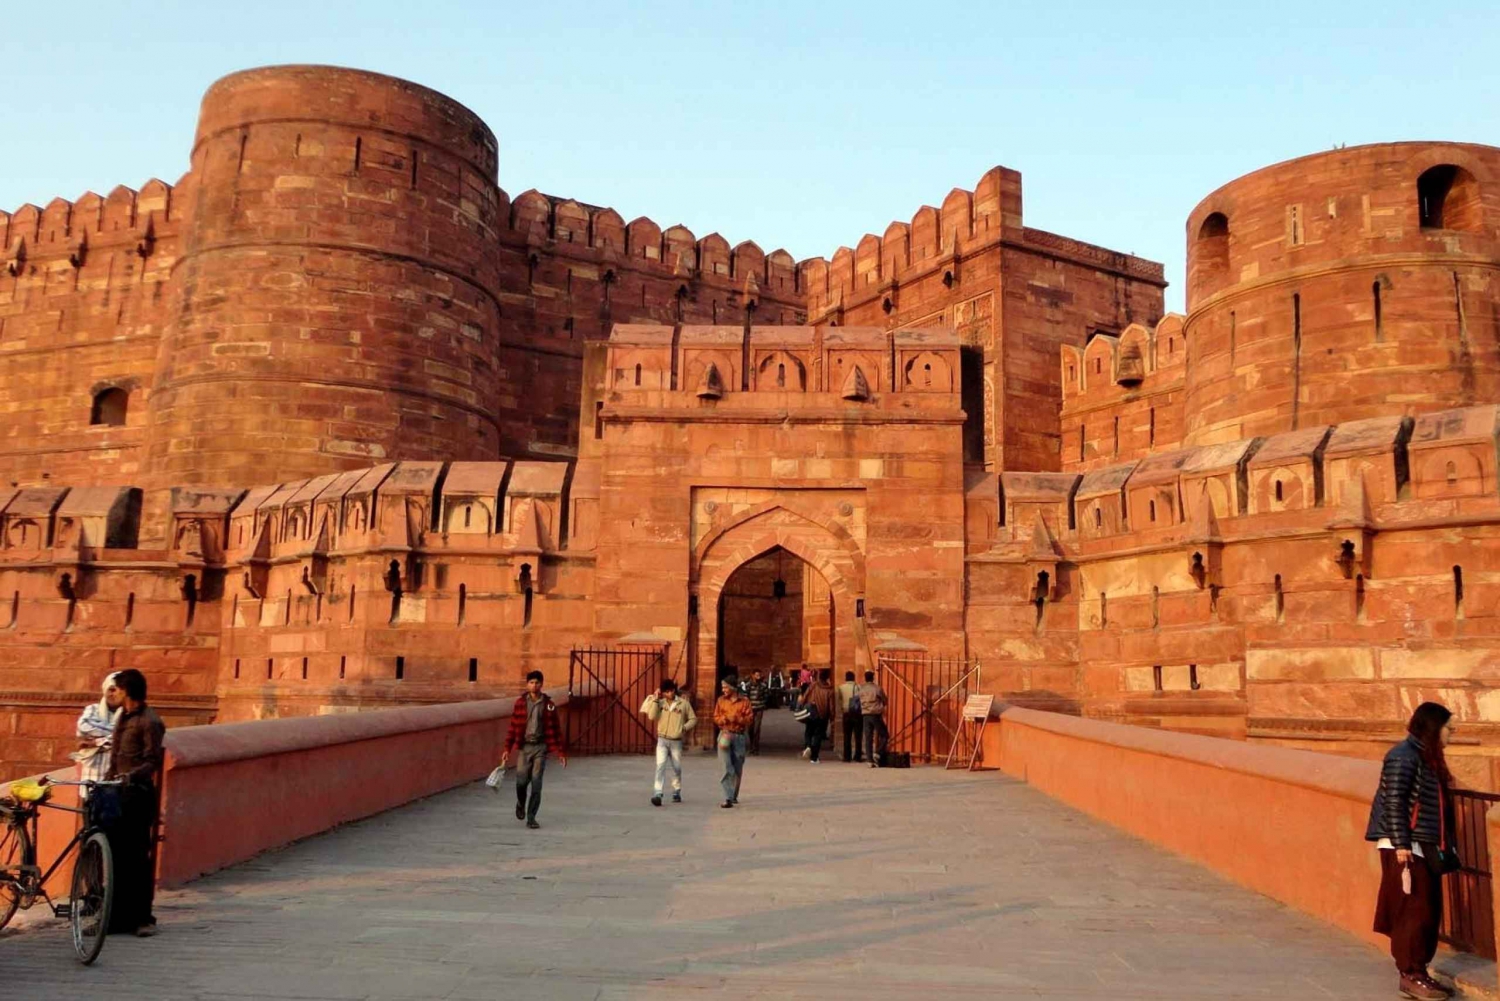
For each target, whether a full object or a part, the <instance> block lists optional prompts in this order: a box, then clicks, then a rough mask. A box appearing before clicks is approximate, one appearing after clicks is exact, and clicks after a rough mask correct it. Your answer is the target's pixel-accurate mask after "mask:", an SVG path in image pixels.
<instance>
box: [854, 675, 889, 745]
mask: <svg viewBox="0 0 1500 1001" xmlns="http://www.w3.org/2000/svg"><path fill="white" fill-rule="evenodd" d="M856 694H857V695H858V698H859V713H860V723H861V725H862V727H863V730H864V738H865V757H866V758H869V759H870V767H871V768H879V767H880V763H881V762H882V761H884V760H885V746H886V741H888V740H889V739H890V736H891V735H890V731H889V730H887V729H886V728H885V689H884V688H881V687H880V685H878V684H877V683H876V682H875V672H874V671H866V672H865V683H864V684H863V685H860V686H859V690H858V692H857V693H856ZM877 745H878V750H877ZM877 754H878V755H879V756H878V757H877Z"/></svg>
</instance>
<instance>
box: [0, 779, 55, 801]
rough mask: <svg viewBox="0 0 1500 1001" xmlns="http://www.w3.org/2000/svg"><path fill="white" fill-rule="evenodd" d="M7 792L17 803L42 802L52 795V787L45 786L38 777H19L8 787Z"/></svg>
mask: <svg viewBox="0 0 1500 1001" xmlns="http://www.w3.org/2000/svg"><path fill="white" fill-rule="evenodd" d="M6 794H7V795H8V796H9V797H10V798H11V799H13V800H15V801H16V802H17V803H41V802H43V801H45V800H46V799H47V797H48V796H51V795H52V787H51V786H44V785H42V784H41V783H40V782H38V781H37V780H36V779H17V780H16V781H14V782H12V783H11V784H10V786H9V787H8V788H7V790H6Z"/></svg>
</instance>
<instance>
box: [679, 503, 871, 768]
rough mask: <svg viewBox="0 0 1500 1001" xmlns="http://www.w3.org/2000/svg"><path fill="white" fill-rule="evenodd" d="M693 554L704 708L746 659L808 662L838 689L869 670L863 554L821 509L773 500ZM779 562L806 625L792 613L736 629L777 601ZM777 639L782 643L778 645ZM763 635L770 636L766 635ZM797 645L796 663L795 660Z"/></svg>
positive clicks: (719, 528) (724, 527) (695, 643)
mask: <svg viewBox="0 0 1500 1001" xmlns="http://www.w3.org/2000/svg"><path fill="white" fill-rule="evenodd" d="M693 555H694V558H693V565H692V568H693V579H692V581H691V584H690V586H691V588H692V594H693V595H694V596H695V597H696V599H697V602H698V607H699V608H700V609H701V610H702V612H701V614H700V615H699V616H698V617H697V618H696V620H695V629H696V631H695V633H694V635H693V636H692V637H691V639H690V641H689V642H690V649H691V650H692V651H693V658H692V669H691V672H690V678H691V685H692V690H693V693H694V697H695V699H696V700H697V704H698V705H701V706H705V707H708V706H712V705H713V701H714V698H715V696H716V689H717V687H718V684H717V682H718V678H719V675H720V669H721V665H724V664H734V665H735V666H736V667H743V666H745V665H744V664H741V663H739V661H741V660H743V661H747V662H750V663H751V664H752V669H753V664H754V663H755V662H756V661H755V660H753V658H758V662H759V663H761V664H770V665H772V666H774V664H775V663H776V661H775V658H776V657H777V656H780V657H781V658H782V662H783V663H793V662H795V663H796V664H797V665H798V666H799V667H800V666H801V664H802V663H808V664H816V665H818V666H820V667H822V666H826V667H829V668H831V669H832V671H833V674H834V681H835V683H837V682H838V681H839V680H841V679H842V677H843V674H844V672H845V671H854V670H862V669H863V666H864V664H865V662H866V660H867V659H868V657H867V654H866V653H865V652H864V651H862V650H861V649H860V644H859V643H858V642H856V639H855V636H856V629H855V621H856V617H857V615H858V614H859V612H858V604H859V598H860V597H861V596H862V595H863V591H864V578H865V566H864V553H863V551H862V547H861V546H860V545H859V543H858V542H857V541H856V540H855V539H854V538H853V537H852V536H851V535H850V533H849V532H847V531H846V530H844V529H843V528H842V527H841V526H840V525H839V524H838V523H837V522H836V521H835V520H833V519H830V518H827V517H820V516H819V514H818V512H817V511H816V510H812V511H804V510H801V509H798V510H794V509H792V508H791V507H789V506H786V505H784V504H782V503H777V502H768V503H764V504H761V505H757V506H756V507H753V508H751V509H749V510H747V511H744V512H743V513H741V514H739V515H737V516H735V517H732V518H729V519H725V520H724V521H722V522H720V523H719V524H718V525H716V526H714V528H713V529H712V530H710V531H709V532H707V533H705V534H704V536H703V538H702V539H701V540H700V541H699V542H698V544H697V545H696V546H695V547H694V554H693ZM778 564H779V568H780V569H779V574H780V579H781V580H782V582H783V584H784V585H785V587H786V590H785V592H784V593H783V597H782V598H781V599H780V601H781V603H782V604H783V605H785V604H786V603H787V602H788V601H794V602H795V601H796V599H793V598H791V597H790V596H791V595H792V594H793V593H794V591H795V588H797V587H798V586H799V585H800V587H801V589H802V590H801V598H800V608H801V612H800V616H801V622H800V624H796V625H795V628H794V626H793V624H792V623H791V622H790V621H789V620H791V619H793V618H794V616H793V615H792V613H791V610H790V607H787V608H786V609H785V610H784V611H783V613H782V614H781V617H780V618H779V619H773V620H772V621H777V622H780V623H781V625H780V626H779V627H778V628H776V629H774V630H768V629H766V628H765V626H764V624H756V623H750V624H749V625H748V626H746V627H743V628H742V627H741V626H739V625H737V622H739V621H740V620H741V619H743V618H745V617H749V616H753V615H754V614H755V613H754V611H753V610H752V609H754V608H756V607H759V608H761V609H762V611H763V612H764V611H765V610H768V609H769V608H770V606H771V605H774V604H775V603H776V601H777V599H776V597H775V592H776V586H775V582H776V580H777V579H778ZM747 567H748V568H749V569H747V570H746V571H745V573H744V574H741V573H740V571H741V570H742V569H744V568H747ZM732 579H733V581H734V586H733V588H732V589H731V588H730V587H729V585H730V583H731V580H732ZM726 591H728V592H730V594H729V600H728V602H727V604H725V603H723V602H721V597H722V596H723V595H724V594H725V593H726ZM762 596H763V597H762ZM752 597H753V601H752V600H751V599H752ZM721 606H722V608H723V609H724V611H723V617H722V618H721ZM725 633H729V634H730V639H729V641H728V644H727V645H724V644H721V642H720V637H721V636H722V635H724V634H725ZM772 633H774V636H775V637H777V638H776V639H774V640H773V639H771V638H770V634H772ZM757 634H766V635H765V636H762V637H761V638H757ZM756 644H759V646H757V645H756ZM794 647H795V649H796V652H797V654H798V656H797V657H796V659H795V661H793V659H792V657H791V653H792V651H793V648H794ZM768 658H769V659H768ZM705 732H706V733H711V732H712V731H711V730H709V731H705ZM762 744H763V745H764V741H762Z"/></svg>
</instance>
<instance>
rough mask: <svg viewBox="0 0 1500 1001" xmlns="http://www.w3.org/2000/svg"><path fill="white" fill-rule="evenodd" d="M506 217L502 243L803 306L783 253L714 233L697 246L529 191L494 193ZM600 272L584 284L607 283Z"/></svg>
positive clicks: (685, 234)
mask: <svg viewBox="0 0 1500 1001" xmlns="http://www.w3.org/2000/svg"><path fill="white" fill-rule="evenodd" d="M500 203H501V207H502V211H503V213H504V214H505V216H506V218H507V227H506V229H505V230H504V231H503V233H502V236H501V239H502V241H503V242H518V243H520V244H522V245H524V246H526V247H527V248H529V249H531V250H534V251H548V252H552V253H557V254H563V255H566V256H569V257H576V258H580V259H591V260H594V261H596V262H598V263H599V264H601V265H613V266H616V267H629V268H633V269H638V270H644V271H647V272H650V273H653V274H657V275H668V276H672V277H675V278H677V279H680V280H684V281H685V280H699V281H706V282H710V283H716V284H721V285H722V284H727V285H731V286H733V287H734V288H736V289H737V290H738V291H740V292H743V293H744V294H745V295H746V296H747V297H749V298H750V299H752V300H753V299H755V298H758V297H760V296H762V295H765V296H768V297H771V298H775V299H779V300H783V301H785V302H788V303H794V304H797V305H799V306H800V305H801V302H800V296H801V294H802V289H801V287H800V285H799V281H798V278H799V274H798V270H797V268H796V265H795V263H794V262H793V260H792V256H791V255H790V254H788V253H787V252H786V251H785V250H773V251H772V252H771V253H769V254H767V253H766V252H765V251H763V250H761V249H760V247H759V245H757V244H756V243H755V242H754V241H753V240H745V241H742V242H741V243H739V244H736V245H735V246H734V247H730V246H729V242H728V241H727V240H725V239H724V238H723V237H722V236H720V235H719V234H718V233H710V234H709V235H707V236H705V237H702V238H701V239H700V238H698V237H696V236H694V235H693V233H692V231H691V230H689V229H688V228H687V227H686V226H682V225H675V226H669V227H666V228H665V229H663V228H662V227H661V226H660V225H659V224H657V223H656V222H653V221H652V220H650V219H647V218H645V217H644V216H642V217H638V218H636V219H635V220H633V221H632V222H630V223H629V224H627V223H626V222H625V221H624V219H623V217H622V216H621V215H620V214H619V213H618V212H616V211H615V210H614V209H612V208H603V207H600V206H597V205H588V204H585V203H582V202H578V201H575V200H574V199H571V198H562V197H559V196H556V195H546V194H543V193H541V192H539V191H537V190H536V189H534V188H533V189H531V190H528V191H525V192H522V193H521V194H519V195H517V196H516V197H515V198H514V199H511V198H510V197H509V196H508V195H507V194H506V193H505V191H504V190H503V189H501V191H500ZM609 274H611V273H610V272H608V271H601V272H599V273H598V274H596V275H587V276H585V277H590V278H597V279H598V280H600V281H606V282H608V281H611V280H612V278H607V277H605V276H606V275H609Z"/></svg>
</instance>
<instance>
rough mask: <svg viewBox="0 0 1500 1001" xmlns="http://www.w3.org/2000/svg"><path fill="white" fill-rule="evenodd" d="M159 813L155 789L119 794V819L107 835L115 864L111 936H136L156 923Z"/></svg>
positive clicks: (132, 789)
mask: <svg viewBox="0 0 1500 1001" xmlns="http://www.w3.org/2000/svg"><path fill="white" fill-rule="evenodd" d="M157 811H158V802H157V797H156V790H155V788H153V787H151V786H126V787H124V788H123V789H122V790H121V791H120V817H119V819H118V820H117V821H115V822H114V823H113V824H110V825H109V827H108V828H107V829H106V830H105V832H104V833H105V836H106V837H107V838H109V848H110V852H111V854H113V855H114V862H115V901H114V907H113V909H112V910H111V911H110V915H109V930H110V932H112V933H114V932H127V933H128V932H133V931H135V930H136V929H137V928H139V927H141V926H142V925H147V924H151V923H153V922H154V921H155V918H154V917H152V914H151V908H152V906H153V904H154V903H155V900H156V852H155V850H154V849H155V847H156V845H155V840H156V837H155V835H156V820H157Z"/></svg>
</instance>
